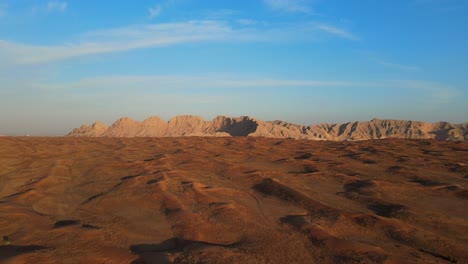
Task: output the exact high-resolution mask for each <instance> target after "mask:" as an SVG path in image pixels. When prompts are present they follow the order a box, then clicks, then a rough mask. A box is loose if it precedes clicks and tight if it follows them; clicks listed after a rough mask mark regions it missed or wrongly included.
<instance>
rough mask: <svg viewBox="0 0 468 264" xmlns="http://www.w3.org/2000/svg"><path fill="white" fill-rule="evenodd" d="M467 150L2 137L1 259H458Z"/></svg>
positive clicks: (462, 255) (463, 255)
mask: <svg viewBox="0 0 468 264" xmlns="http://www.w3.org/2000/svg"><path fill="white" fill-rule="evenodd" d="M467 208H468V143H467V142H462V141H435V140H412V139H383V140H369V141H353V142H351V141H341V142H339V141H336V142H332V141H310V140H292V139H273V138H257V137H165V138H156V137H154V138H145V137H141V138H109V137H99V138H91V137H57V138H53V137H51V138H47V137H43V138H33V137H1V138H0V238H1V239H2V241H1V243H0V263H242V264H248V263H252V264H257V263H388V264H390V263H468V210H467Z"/></svg>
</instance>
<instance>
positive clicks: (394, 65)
mask: <svg viewBox="0 0 468 264" xmlns="http://www.w3.org/2000/svg"><path fill="white" fill-rule="evenodd" d="M372 60H373V61H375V62H377V63H378V64H380V65H382V66H385V67H388V68H393V69H397V70H403V71H420V70H421V68H420V67H419V66H413V65H404V64H399V63H393V62H388V61H384V60H381V59H379V58H372Z"/></svg>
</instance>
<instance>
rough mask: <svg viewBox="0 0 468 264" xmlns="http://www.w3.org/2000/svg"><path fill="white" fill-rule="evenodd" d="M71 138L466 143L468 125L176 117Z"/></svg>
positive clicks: (79, 131)
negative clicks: (270, 138)
mask: <svg viewBox="0 0 468 264" xmlns="http://www.w3.org/2000/svg"><path fill="white" fill-rule="evenodd" d="M68 136H74V137H170V136H172V137H178V136H251V137H272V138H294V139H311V140H368V139H382V138H408V139H438V140H468V124H450V123H447V122H438V123H425V122H419V121H405V120H379V119H373V120H371V121H366V122H349V123H344V124H318V125H311V126H303V125H296V124H291V123H287V122H283V121H279V120H277V121H261V120H257V119H254V118H251V117H248V116H241V117H226V116H218V117H216V118H215V119H213V120H211V121H205V120H204V119H203V118H202V117H198V116H190V115H186V116H177V117H174V118H172V119H171V120H169V121H168V122H166V121H164V120H162V119H161V118H159V117H150V118H148V119H146V120H144V121H142V122H139V121H135V120H132V119H130V118H127V117H125V118H121V119H119V120H117V121H116V122H115V123H114V124H112V126H110V127H109V126H107V125H105V124H103V123H101V122H96V123H94V124H93V125H90V126H86V125H83V126H81V127H80V128H75V129H73V130H72V131H71V132H70V133H69V134H68Z"/></svg>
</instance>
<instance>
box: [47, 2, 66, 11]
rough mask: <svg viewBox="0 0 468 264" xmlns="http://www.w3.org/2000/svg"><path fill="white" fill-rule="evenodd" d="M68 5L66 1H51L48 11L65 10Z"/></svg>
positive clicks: (48, 4)
mask: <svg viewBox="0 0 468 264" xmlns="http://www.w3.org/2000/svg"><path fill="white" fill-rule="evenodd" d="M67 7H68V3H67V2H64V1H49V2H48V3H47V11H49V12H65V11H66V10H67Z"/></svg>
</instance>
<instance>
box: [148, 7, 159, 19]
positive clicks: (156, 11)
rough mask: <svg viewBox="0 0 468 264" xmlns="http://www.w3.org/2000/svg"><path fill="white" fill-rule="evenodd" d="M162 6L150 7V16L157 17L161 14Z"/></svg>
mask: <svg viewBox="0 0 468 264" xmlns="http://www.w3.org/2000/svg"><path fill="white" fill-rule="evenodd" d="M161 10H162V7H161V5H156V6H154V7H150V8H148V13H149V17H150V18H155V17H157V16H159V14H161Z"/></svg>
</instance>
